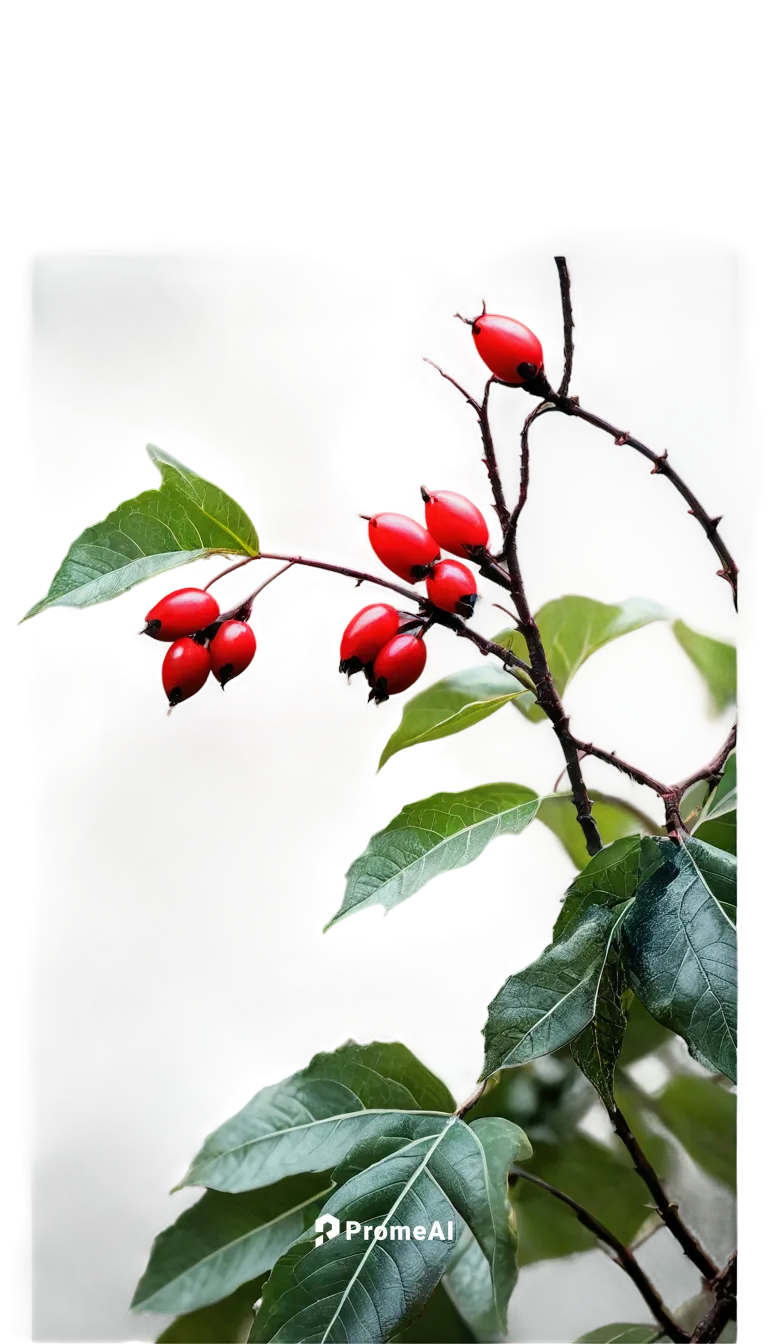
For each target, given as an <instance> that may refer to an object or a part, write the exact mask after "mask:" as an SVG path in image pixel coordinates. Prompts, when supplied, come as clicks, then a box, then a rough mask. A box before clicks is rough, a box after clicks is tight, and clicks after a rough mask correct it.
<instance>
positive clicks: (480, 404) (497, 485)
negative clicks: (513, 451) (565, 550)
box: [424, 359, 509, 537]
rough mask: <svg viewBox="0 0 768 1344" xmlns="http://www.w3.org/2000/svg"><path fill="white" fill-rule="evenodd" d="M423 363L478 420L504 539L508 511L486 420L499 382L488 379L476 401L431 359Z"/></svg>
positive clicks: (485, 460)
mask: <svg viewBox="0 0 768 1344" xmlns="http://www.w3.org/2000/svg"><path fill="white" fill-rule="evenodd" d="M424 362H425V363H426V364H431V366H432V368H433V369H437V372H438V373H439V374H440V376H441V378H445V380H446V382H448V383H450V384H451V386H452V387H455V388H456V391H457V392H460V393H461V395H462V397H463V398H464V400H465V401H467V402H468V403H469V405H470V406H471V407H472V410H473V411H474V412H475V415H476V416H477V418H478V421H479V423H480V433H481V435H482V439H483V452H484V454H485V456H484V459H483V460H484V462H485V465H486V468H487V470H488V479H489V481H490V482H491V490H492V491H493V507H494V508H495V510H496V513H497V514H498V518H499V523H500V524H501V535H502V537H506V535H507V529H508V527H509V509H508V508H507V502H506V500H505V498H504V487H503V485H502V483H501V475H500V473H499V466H498V463H497V461H496V449H495V448H494V444H493V435H492V433H491V425H490V420H489V418H488V398H489V397H490V394H491V386H492V384H493V383H497V382H498V381H499V380H498V378H489V379H488V382H487V383H486V384H485V392H484V393H483V400H482V401H477V400H476V399H475V398H474V397H473V396H472V394H471V392H467V390H466V388H465V387H462V386H461V383H457V382H456V379H455V378H452V377H451V375H450V374H449V373H446V372H445V370H444V369H441V368H440V365H439V364H435V361H434V360H433V359H425V361H424Z"/></svg>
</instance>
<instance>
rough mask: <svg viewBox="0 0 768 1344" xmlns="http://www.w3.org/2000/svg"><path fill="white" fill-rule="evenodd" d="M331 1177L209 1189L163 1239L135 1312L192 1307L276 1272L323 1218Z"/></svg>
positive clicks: (157, 1244) (138, 1292)
mask: <svg viewBox="0 0 768 1344" xmlns="http://www.w3.org/2000/svg"><path fill="white" fill-rule="evenodd" d="M331 1188H332V1187H331V1181H330V1177H329V1176H325V1177H324V1178H321V1177H319V1176H317V1175H312V1176H292V1177H289V1178H288V1180H285V1181H280V1182H279V1183H278V1184H277V1185H270V1186H267V1187H266V1188H265V1189H263V1190H249V1191H247V1192H245V1193H244V1194H240V1195H227V1194H221V1193H220V1192H219V1191H218V1190H208V1191H207V1192H206V1194H204V1195H203V1197H202V1199H201V1200H199V1202H198V1203H197V1204H195V1205H193V1207H192V1208H191V1209H187V1210H186V1211H185V1212H184V1213H182V1215H181V1217H180V1218H178V1219H177V1221H176V1222H175V1223H174V1224H173V1226H172V1227H168V1228H166V1230H165V1231H164V1232H161V1233H160V1235H159V1236H158V1237H156V1238H155V1242H154V1245H153V1246H152V1253H151V1255H150V1257H149V1264H148V1265H147V1268H146V1269H145V1271H144V1273H143V1275H142V1277H141V1279H140V1280H139V1285H138V1287H137V1289H136V1292H135V1293H134V1297H133V1302H132V1303H131V1307H132V1309H133V1310H134V1311H158V1312H191V1311H195V1310H197V1308H199V1307H205V1306H208V1305H209V1304H210V1303H212V1302H218V1301H219V1300H220V1299H221V1298H224V1297H227V1296H228V1295H229V1294H230V1293H232V1292H233V1291H234V1290H235V1289H236V1288H239V1287H240V1285H241V1284H243V1283H246V1282H248V1281H249V1280H250V1279H255V1278H257V1277H258V1276H259V1275H260V1274H265V1273H268V1272H269V1270H270V1269H271V1268H272V1266H273V1265H274V1263H275V1261H276V1260H277V1259H279V1257H280V1256H281V1255H282V1254H283V1252H284V1251H286V1250H287V1249H288V1247H289V1246H290V1245H291V1242H293V1241H295V1240H296V1238H297V1237H300V1236H301V1234H302V1232H303V1231H304V1230H305V1228H307V1227H309V1226H310V1224H311V1223H313V1222H314V1221H315V1218H316V1217H317V1215H318V1213H319V1212H320V1209H321V1208H322V1205H323V1201H324V1200H325V1199H326V1198H327V1196H328V1195H329V1194H330V1193H331Z"/></svg>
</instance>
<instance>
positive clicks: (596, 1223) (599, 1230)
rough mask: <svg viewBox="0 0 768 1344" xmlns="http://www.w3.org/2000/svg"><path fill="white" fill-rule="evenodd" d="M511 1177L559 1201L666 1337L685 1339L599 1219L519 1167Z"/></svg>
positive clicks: (627, 1250)
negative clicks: (606, 1252) (610, 1259)
mask: <svg viewBox="0 0 768 1344" xmlns="http://www.w3.org/2000/svg"><path fill="white" fill-rule="evenodd" d="M512 1174H513V1176H515V1177H519V1178H520V1179H521V1180H523V1181H528V1182H529V1184H530V1185H537V1186H538V1187H539V1189H540V1190H546V1192H547V1194H549V1195H552V1196H553V1198H554V1199H559V1200H560V1202H561V1203H562V1204H567V1205H568V1208H569V1209H572V1210H573V1212H574V1213H575V1214H576V1217H577V1218H578V1220H579V1222H580V1223H581V1224H582V1226H584V1227H586V1228H588V1229H589V1231H590V1232H592V1233H593V1234H594V1236H596V1237H598V1238H599V1240H600V1241H602V1242H603V1244H604V1245H605V1246H608V1247H610V1249H611V1250H612V1251H613V1253H614V1255H615V1257H616V1260H617V1262H618V1263H619V1264H620V1265H621V1268H622V1269H623V1270H624V1272H625V1273H626V1274H628V1275H629V1277H630V1278H631V1280H632V1282H633V1283H634V1285H635V1287H636V1288H637V1290H638V1292H639V1293H640V1295H641V1297H642V1298H643V1301H644V1302H645V1303H646V1306H648V1307H649V1308H650V1310H651V1311H652V1312H653V1315H654V1316H655V1317H656V1320H657V1321H658V1322H659V1325H660V1326H661V1327H662V1329H663V1330H664V1332H665V1333H666V1334H667V1335H669V1338H670V1339H673V1340H680V1341H685V1340H687V1339H688V1338H689V1337H688V1335H687V1334H686V1333H685V1331H684V1330H683V1329H682V1327H681V1326H680V1325H678V1323H677V1321H676V1320H675V1318H674V1317H673V1316H672V1315H671V1314H670V1312H669V1311H668V1310H667V1308H666V1307H665V1305H664V1303H663V1302H662V1300H661V1298H660V1297H659V1294H658V1293H657V1292H656V1289H655V1288H654V1286H653V1284H652V1283H651V1281H650V1279H649V1278H648V1276H647V1274H646V1273H645V1271H644V1270H643V1269H641V1267H640V1265H639V1264H638V1262H637V1260H636V1259H635V1257H634V1255H633V1253H632V1251H631V1250H630V1248H629V1247H628V1246H625V1245H624V1243H623V1242H622V1241H620V1240H619V1238H618V1237H617V1236H615V1235H614V1233H613V1232H611V1231H610V1230H609V1228H607V1227H606V1226H605V1224H604V1223H601V1222H600V1220H599V1218H595V1216H594V1215H593V1214H591V1213H590V1212H589V1210H588V1209H585V1208H584V1206H583V1205H582V1204H579V1203H578V1201H577V1200H575V1199H572V1198H571V1196H570V1195H567V1194H566V1193H565V1191H564V1190H558V1188H557V1186H555V1185H550V1183H549V1181H544V1180H542V1179H541V1177H540V1176H534V1174H533V1172H531V1171H525V1170H524V1169H523V1168H522V1167H513V1168H512Z"/></svg>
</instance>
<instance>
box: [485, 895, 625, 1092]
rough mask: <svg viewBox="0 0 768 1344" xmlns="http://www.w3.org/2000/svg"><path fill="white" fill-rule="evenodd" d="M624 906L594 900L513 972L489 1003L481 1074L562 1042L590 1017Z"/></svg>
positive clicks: (493, 1071) (531, 1056)
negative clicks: (567, 928) (564, 930)
mask: <svg viewBox="0 0 768 1344" xmlns="http://www.w3.org/2000/svg"><path fill="white" fill-rule="evenodd" d="M624 913H625V907H624V906H617V907H615V908H609V907H600V906H595V907H593V908H591V909H589V910H587V911H586V912H585V914H584V916H583V918H582V919H581V920H580V922H579V923H577V925H576V926H575V928H574V929H573V930H572V931H571V932H569V933H568V934H567V935H565V936H563V937H562V938H560V939H559V940H558V941H557V942H555V943H552V944H550V946H549V947H548V948H546V949H545V950H544V952H542V954H541V956H540V957H539V958H538V960H537V961H534V962H533V963H532V965H530V966H528V967H526V969H525V970H524V971H520V972H518V974H517V975H512V976H510V978H509V979H508V980H507V982H506V984H505V985H504V986H503V987H502V989H501V990H500V991H499V993H498V994H497V995H496V998H495V999H494V1000H493V1002H492V1003H491V1004H490V1006H489V1009H488V1021H487V1023H486V1026H485V1051H486V1055H485V1064H484V1066H483V1077H486V1078H487V1077H488V1075H489V1074H491V1073H495V1072H496V1070H497V1069H502V1068H512V1067H514V1066H515V1065H517V1064H525V1063H527V1061H528V1060H530V1059H535V1058H536V1056H537V1055H545V1054H550V1053H551V1051H553V1050H557V1049H559V1047H560V1046H561V1045H567V1044H568V1042H569V1041H572V1040H573V1038H574V1036H578V1034H579V1032H581V1031H583V1030H584V1028H585V1027H586V1026H587V1025H588V1024H589V1023H590V1022H591V1021H592V1018H593V1017H594V1014H595V1005H596V999H597V994H598V989H599V985H600V978H601V976H602V973H603V970H604V967H605V963H606V960H607V957H608V954H609V951H610V947H611V942H612V940H613V937H614V935H615V933H616V932H617V928H618V926H619V924H620V923H621V920H622V919H623V917H624Z"/></svg>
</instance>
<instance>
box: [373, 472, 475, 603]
mask: <svg viewBox="0 0 768 1344" xmlns="http://www.w3.org/2000/svg"><path fill="white" fill-rule="evenodd" d="M421 494H422V498H423V500H424V502H425V505H426V509H425V513H426V521H427V528H424V527H422V526H421V524H420V523H417V522H416V521H415V520H414V519H413V518H407V517H405V515H404V514H401V513H377V514H375V515H374V516H373V517H372V518H369V519H368V537H369V539H370V542H371V546H372V547H373V549H374V551H375V552H376V555H377V556H378V557H379V559H380V560H381V561H382V563H383V564H385V565H386V566H387V568H388V569H391V570H392V572H393V573H394V574H397V575H398V577H399V578H401V579H406V580H407V581H408V582H411V581H413V580H418V579H426V581H427V596H428V597H429V600H430V602H432V603H433V605H434V606H436V607H440V608H441V609H442V610H443V611H450V612H454V613H456V614H458V615H459V616H467V617H468V616H471V615H472V609H473V607H474V604H475V601H476V600H477V584H476V583H475V578H474V575H473V574H472V571H471V570H469V569H467V567H466V565H462V564H460V563H459V562H458V561H456V560H441V559H440V547H441V546H444V547H445V549H446V550H447V551H452V552H453V554H454V555H461V556H473V555H477V554H478V553H479V552H481V551H484V550H485V548H486V546H487V544H488V527H487V524H486V521H485V519H484V518H483V515H482V514H481V512H480V510H479V509H478V508H476V507H475V505H474V504H472V503H471V502H470V500H468V499H465V498H464V496H463V495H457V494H455V493H454V491H452V490H438V491H434V492H432V493H430V492H429V491H427V490H425V489H424V487H423V486H422V490H421ZM427 529H428V530H427Z"/></svg>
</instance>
